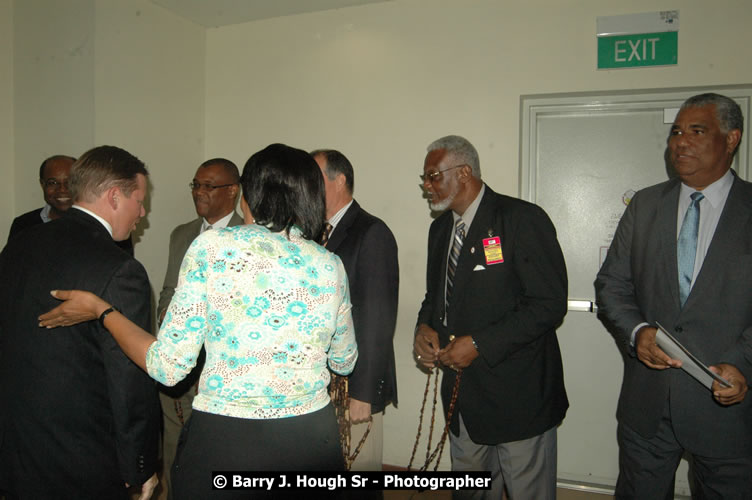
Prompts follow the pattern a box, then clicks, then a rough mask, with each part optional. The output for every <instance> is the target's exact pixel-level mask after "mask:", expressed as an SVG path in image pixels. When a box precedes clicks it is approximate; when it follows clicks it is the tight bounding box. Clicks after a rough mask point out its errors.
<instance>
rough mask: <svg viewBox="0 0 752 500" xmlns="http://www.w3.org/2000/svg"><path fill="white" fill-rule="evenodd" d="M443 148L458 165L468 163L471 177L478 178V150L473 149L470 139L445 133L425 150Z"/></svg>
mask: <svg viewBox="0 0 752 500" xmlns="http://www.w3.org/2000/svg"><path fill="white" fill-rule="evenodd" d="M438 149H443V150H445V151H446V152H447V154H451V155H452V156H453V157H454V158H455V159H456V160H457V161H458V162H459V164H460V165H465V164H466V165H469V166H470V168H471V169H472V171H473V177H475V178H476V179H480V159H479V158H478V150H476V149H475V146H473V145H472V144H471V143H470V141H468V140H467V139H465V138H464V137H460V136H459V135H447V136H445V137H442V138H441V139H437V140H435V141H433V142H432V143H431V144H430V145H429V146H428V148H427V151H428V152H429V153H430V152H431V151H436V150H438Z"/></svg>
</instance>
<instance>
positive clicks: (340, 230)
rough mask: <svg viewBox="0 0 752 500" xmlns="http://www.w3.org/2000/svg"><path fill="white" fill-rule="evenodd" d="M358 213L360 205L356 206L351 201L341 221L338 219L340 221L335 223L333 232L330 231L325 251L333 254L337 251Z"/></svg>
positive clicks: (356, 204) (354, 202) (356, 203)
mask: <svg viewBox="0 0 752 500" xmlns="http://www.w3.org/2000/svg"><path fill="white" fill-rule="evenodd" d="M359 212H360V205H358V202H357V201H355V200H353V202H352V205H350V208H348V209H347V211H346V212H345V215H344V216H343V217H342V219H340V221H339V222H338V223H337V227H335V228H334V231H332V234H331V235H330V236H329V241H328V242H327V244H326V249H327V250H329V251H330V252H334V251H336V250H337V247H339V245H340V244H341V243H342V242H343V241H345V238H346V237H347V232H348V231H349V230H350V227H351V226H352V225H353V223H354V222H355V219H356V218H357V217H358V213H359Z"/></svg>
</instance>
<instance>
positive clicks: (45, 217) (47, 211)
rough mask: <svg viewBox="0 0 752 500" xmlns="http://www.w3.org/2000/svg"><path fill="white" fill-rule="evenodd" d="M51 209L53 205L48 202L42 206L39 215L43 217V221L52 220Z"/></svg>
mask: <svg viewBox="0 0 752 500" xmlns="http://www.w3.org/2000/svg"><path fill="white" fill-rule="evenodd" d="M50 210H52V206H51V205H50V204H49V203H47V204H46V205H45V206H44V208H42V211H41V212H39V216H40V217H41V218H42V222H49V221H51V220H52V219H51V218H50Z"/></svg>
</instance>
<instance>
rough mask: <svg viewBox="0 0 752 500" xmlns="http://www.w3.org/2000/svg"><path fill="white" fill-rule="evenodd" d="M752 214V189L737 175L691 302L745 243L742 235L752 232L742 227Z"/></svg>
mask: <svg viewBox="0 0 752 500" xmlns="http://www.w3.org/2000/svg"><path fill="white" fill-rule="evenodd" d="M750 216H752V193H750V190H749V189H748V185H746V184H745V183H744V182H743V181H741V180H739V178H738V177H734V183H733V184H732V185H731V190H730V191H729V195H728V198H726V205H725V206H724V207H723V212H721V218H720V219H719V220H718V226H717V227H716V229H715V233H714V234H713V239H712V240H711V241H710V246H709V247H708V253H707V255H705V260H704V261H703V263H702V268H701V269H700V273H699V274H698V275H697V279H696V280H695V284H694V285H693V286H692V291H691V292H690V294H689V297H688V298H687V303H689V301H690V300H692V298H693V297H696V296H702V293H703V288H704V287H706V286H708V285H709V284H710V283H711V282H712V281H713V279H714V277H715V276H717V275H718V273H719V270H720V269H723V268H725V267H726V266H727V265H728V258H729V255H731V254H732V253H734V252H736V251H738V249H740V248H742V247H743V245H742V244H741V243H740V241H741V239H742V238H747V237H748V235H747V234H745V233H744V231H742V230H741V229H742V228H745V227H748V223H749V218H750ZM695 300H697V299H695Z"/></svg>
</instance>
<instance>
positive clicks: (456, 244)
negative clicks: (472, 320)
mask: <svg viewBox="0 0 752 500" xmlns="http://www.w3.org/2000/svg"><path fill="white" fill-rule="evenodd" d="M464 241H465V221H463V220H462V219H461V218H460V219H457V222H456V223H455V225H454V239H453V240H452V251H451V252H450V253H449V262H447V280H446V304H445V306H446V308H445V310H446V313H447V314H448V313H449V299H450V298H451V297H452V288H454V272H455V271H456V270H457V261H458V260H459V258H460V250H462V243H463V242H464Z"/></svg>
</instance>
